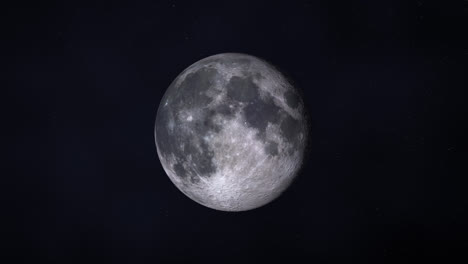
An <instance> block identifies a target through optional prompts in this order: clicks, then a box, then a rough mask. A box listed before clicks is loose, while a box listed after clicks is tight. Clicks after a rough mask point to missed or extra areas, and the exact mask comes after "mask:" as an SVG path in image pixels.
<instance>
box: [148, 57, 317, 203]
mask: <svg viewBox="0 0 468 264" xmlns="http://www.w3.org/2000/svg"><path fill="white" fill-rule="evenodd" d="M154 135H155V141H156V149H157V153H158V156H159V159H160V161H161V164H162V166H163V168H164V171H165V172H166V173H167V175H168V176H169V179H170V180H171V181H172V182H173V183H174V185H175V186H176V187H177V188H178V189H179V190H180V191H181V192H182V193H184V194H185V195H186V196H188V197H189V198H191V199H192V200H194V201H195V202H197V203H199V204H202V205H204V206H207V207H209V208H213V209H216V210H222V211H246V210H251V209H254V208H258V207H261V206H263V205H265V204H267V203H269V202H271V201H273V200H274V199H276V198H277V197H279V196H280V195H281V193H283V192H284V191H285V190H286V189H287V188H288V186H290V184H291V183H292V181H293V180H294V178H295V177H296V176H297V174H298V171H299V169H300V167H301V164H302V161H303V157H304V151H305V147H306V146H305V145H306V144H305V143H306V140H307V136H308V129H307V122H306V118H305V109H304V103H303V100H302V97H301V96H300V94H299V93H298V90H297V89H296V88H295V87H293V86H292V85H291V84H290V83H289V82H288V80H287V79H286V78H285V77H284V76H283V75H282V74H281V73H280V72H279V71H278V70H277V69H275V68H274V67H273V66H272V65H271V64H269V63H267V62H266V61H264V60H262V59H259V58H257V57H254V56H250V55H246V54H237V53H223V54H218V55H214V56H210V57H207V58H205V59H202V60H200V61H197V62H195V63H194V64H192V65H190V66H189V67H188V68H186V69H185V70H184V71H183V72H182V73H180V74H179V75H178V76H177V77H176V79H175V80H174V81H173V82H172V83H171V85H170V86H169V88H168V89H167V91H166V93H165V94H164V96H163V98H162V100H161V102H160V104H159V108H158V111H157V114H156V122H155V128H154Z"/></svg>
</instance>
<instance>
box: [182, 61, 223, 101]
mask: <svg viewBox="0 0 468 264" xmlns="http://www.w3.org/2000/svg"><path fill="white" fill-rule="evenodd" d="M218 74H219V73H218V71H217V70H216V69H213V68H207V67H202V68H200V69H198V70H197V71H194V72H191V73H189V74H187V76H185V79H184V80H183V81H182V82H181V83H180V85H179V87H175V88H176V91H174V93H173V96H174V97H175V98H174V100H173V102H174V104H177V105H178V107H181V108H193V107H200V105H202V106H205V105H207V104H208V103H209V102H211V100H212V99H211V98H210V97H209V96H207V95H206V94H205V92H206V90H208V89H209V88H210V87H212V86H213V85H214V80H216V78H217V77H218V76H217V75H218ZM173 107H174V106H173Z"/></svg>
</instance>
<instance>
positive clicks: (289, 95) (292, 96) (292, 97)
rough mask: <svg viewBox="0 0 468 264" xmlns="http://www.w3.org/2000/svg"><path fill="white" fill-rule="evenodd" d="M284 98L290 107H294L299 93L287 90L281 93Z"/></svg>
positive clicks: (298, 99)
mask: <svg viewBox="0 0 468 264" xmlns="http://www.w3.org/2000/svg"><path fill="white" fill-rule="evenodd" d="M283 96H284V98H285V99H286V104H287V105H288V106H289V107H291V108H293V109H294V108H296V107H298V106H299V103H300V98H299V95H298V94H296V93H295V92H293V91H291V90H288V91H286V92H285V93H284V94H283Z"/></svg>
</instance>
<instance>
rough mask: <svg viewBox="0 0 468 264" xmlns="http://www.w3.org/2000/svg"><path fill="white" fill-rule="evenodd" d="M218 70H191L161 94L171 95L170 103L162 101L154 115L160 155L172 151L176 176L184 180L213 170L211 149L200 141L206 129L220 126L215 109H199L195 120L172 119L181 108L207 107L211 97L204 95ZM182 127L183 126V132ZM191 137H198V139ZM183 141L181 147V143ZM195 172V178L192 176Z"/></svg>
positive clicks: (165, 97)
mask: <svg viewBox="0 0 468 264" xmlns="http://www.w3.org/2000/svg"><path fill="white" fill-rule="evenodd" d="M217 75H218V72H217V71H216V70H214V69H210V68H201V69H199V70H198V71H196V72H193V73H190V74H188V75H187V76H186V78H185V80H184V81H183V82H181V83H180V85H179V86H178V87H176V86H175V82H173V83H172V84H171V86H170V87H169V88H168V90H167V92H166V94H165V95H164V97H163V102H165V100H167V99H168V98H171V105H170V106H168V107H165V106H164V104H162V105H161V106H160V107H159V109H158V114H157V117H156V124H155V132H156V139H157V143H158V146H159V150H160V152H161V154H162V155H163V156H165V157H167V156H169V155H171V154H174V156H175V157H177V158H178V163H177V164H175V165H174V171H175V172H176V175H177V176H178V177H180V178H182V179H187V176H188V175H190V176H191V177H190V180H191V181H192V182H196V181H198V180H199V179H198V176H202V177H203V176H206V177H208V176H210V175H212V174H213V173H214V172H215V171H216V166H215V165H214V164H213V161H212V157H213V155H214V153H213V151H212V150H210V148H209V146H208V145H207V144H206V143H205V142H203V140H201V139H202V138H203V137H204V136H205V135H207V134H208V133H209V132H215V133H216V132H219V131H220V127H219V125H217V124H215V123H214V122H213V117H214V115H215V114H216V110H210V111H202V114H201V115H200V116H199V118H198V119H194V120H193V121H185V120H180V119H178V118H173V117H174V116H176V115H177V112H175V111H179V110H181V109H191V108H199V107H200V106H206V105H207V104H208V103H209V102H211V100H212V99H211V98H210V97H208V96H206V94H205V92H206V90H207V89H209V88H210V87H211V86H212V85H213V82H214V80H215V78H218V76H217ZM171 122H172V123H173V126H174V129H173V130H172V131H170V129H169V123H171ZM182 126H186V127H187V128H188V131H191V133H186V132H185V131H184V129H181V127H182ZM193 136H196V137H199V139H200V140H199V143H198V147H197V141H196V140H194V138H193ZM180 142H183V143H184V144H183V147H181V146H180ZM188 156H191V157H192V160H194V161H196V162H193V163H192V165H191V166H190V167H189V168H187V169H185V168H184V167H183V166H182V165H181V164H183V163H184V162H186V161H187V157H188ZM194 175H195V176H196V175H198V176H197V177H193V176H194Z"/></svg>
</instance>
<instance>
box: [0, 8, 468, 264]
mask: <svg viewBox="0 0 468 264" xmlns="http://www.w3.org/2000/svg"><path fill="white" fill-rule="evenodd" d="M12 2H13V1H12ZM273 2H275V3H273ZM276 2H277V1H253V0H252V1H249V2H241V1H227V2H222V1H216V2H215V3H201V1H128V2H118V1H114V2H112V3H106V4H104V3H102V4H97V3H90V4H86V3H84V2H83V1H77V2H76V3H73V2H72V1H64V2H63V3H57V2H46V1H30V2H28V1H17V2H15V3H14V4H9V5H8V4H7V5H5V6H3V7H2V8H0V19H1V27H2V33H1V44H0V47H1V56H0V58H1V62H2V68H1V69H2V75H4V77H2V81H1V83H2V85H1V87H2V91H4V92H6V97H5V96H4V97H2V99H4V100H5V99H6V102H5V103H3V104H2V105H3V107H2V108H4V109H3V111H2V112H3V114H4V115H5V116H6V117H4V118H2V119H3V120H2V124H3V125H4V127H3V128H2V132H3V133H6V135H5V136H4V137H3V140H4V141H6V144H5V145H4V147H3V150H6V151H7V157H6V159H4V163H5V164H4V165H2V171H3V172H2V173H1V176H2V181H6V183H5V184H2V187H6V189H7V190H6V191H2V194H1V196H2V202H4V204H5V205H3V206H2V210H1V212H2V213H1V214H0V216H1V217H2V222H4V223H3V224H2V225H1V226H2V227H1V229H0V230H1V232H2V233H1V234H0V235H1V236H2V238H3V240H4V241H5V246H3V247H2V251H3V253H2V254H1V255H2V256H5V257H7V258H10V259H11V260H10V261H8V262H4V263H14V262H17V263H42V262H44V263H93V262H99V263H165V262H167V261H175V262H182V261H190V263H199V262H200V263H214V262H217V263H226V262H233V263H264V261H274V262H282V263H330V262H332V263H407V262H411V263H418V262H420V261H424V260H429V259H433V258H436V259H440V260H443V261H446V260H447V258H457V257H463V258H465V259H466V258H467V257H466V256H465V253H466V252H468V226H467V224H468V191H467V188H468V180H467V178H466V177H467V175H468V171H467V164H468V163H467V158H468V153H467V148H466V140H465V137H466V135H467V130H466V129H464V126H465V123H466V122H467V119H466V116H465V113H464V111H465V110H466V109H465V108H466V107H465V106H464V104H465V98H466V95H467V91H466V89H467V88H468V82H467V79H468V78H467V74H468V41H467V38H468V37H467V36H468V26H467V25H468V23H467V22H468V19H467V18H468V2H467V1H424V0H415V1H413V0H400V1H398V0H396V1H390V0H388V1H386V0H384V1H364V0H357V1H339V2H337V1H325V0H321V1H297V2H295V1H284V2H283V3H282V4H276ZM222 52H240V53H247V54H251V55H254V56H257V57H260V58H263V59H265V60H267V61H269V62H270V63H272V64H273V65H275V66H277V68H279V69H280V70H281V71H282V72H284V73H285V74H286V76H288V78H289V79H290V80H291V82H292V83H294V85H295V86H296V87H298V88H299V89H301V90H302V92H303V94H304V100H305V102H306V104H307V107H308V111H309V115H310V120H311V133H310V140H309V145H308V149H309V152H308V156H307V159H306V160H305V162H304V168H303V170H302V172H301V174H300V176H299V177H298V179H297V181H296V182H295V183H294V184H293V185H292V186H291V188H290V189H289V190H288V191H287V192H286V193H284V194H283V195H282V196H281V197H280V198H279V199H277V200H275V201H274V202H272V203H270V204H268V205H266V206H264V207H262V208H259V209H256V210H252V211H247V212H241V213H227V212H221V211H215V210H212V209H209V208H206V207H203V206H201V205H199V204H197V203H195V202H193V201H192V200H190V199H189V198H187V197H186V196H185V195H184V194H182V193H181V192H180V191H179V190H178V189H177V188H176V187H175V186H174V185H173V184H172V183H171V182H170V180H169V178H168V177H167V176H166V174H165V172H164V171H163V169H162V166H161V164H160V162H159V159H158V157H157V153H156V147H155V143H154V134H153V129H154V121H155V117H156V111H157V108H158V106H159V102H160V100H161V98H162V96H163V94H164V92H165V90H166V88H167V87H168V86H169V85H170V83H171V82H172V80H173V79H174V78H175V77H176V76H177V75H178V74H179V73H180V72H181V71H182V70H184V69H185V68H186V67H187V66H189V65H190V64H192V63H194V62H196V61H197V60H199V59H202V58H204V57H207V56H210V55H214V54H217V53H222ZM2 101H3V100H2ZM300 259H303V260H300ZM345 261H346V262H345ZM442 263H444V262H442ZM447 263H453V262H447Z"/></svg>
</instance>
